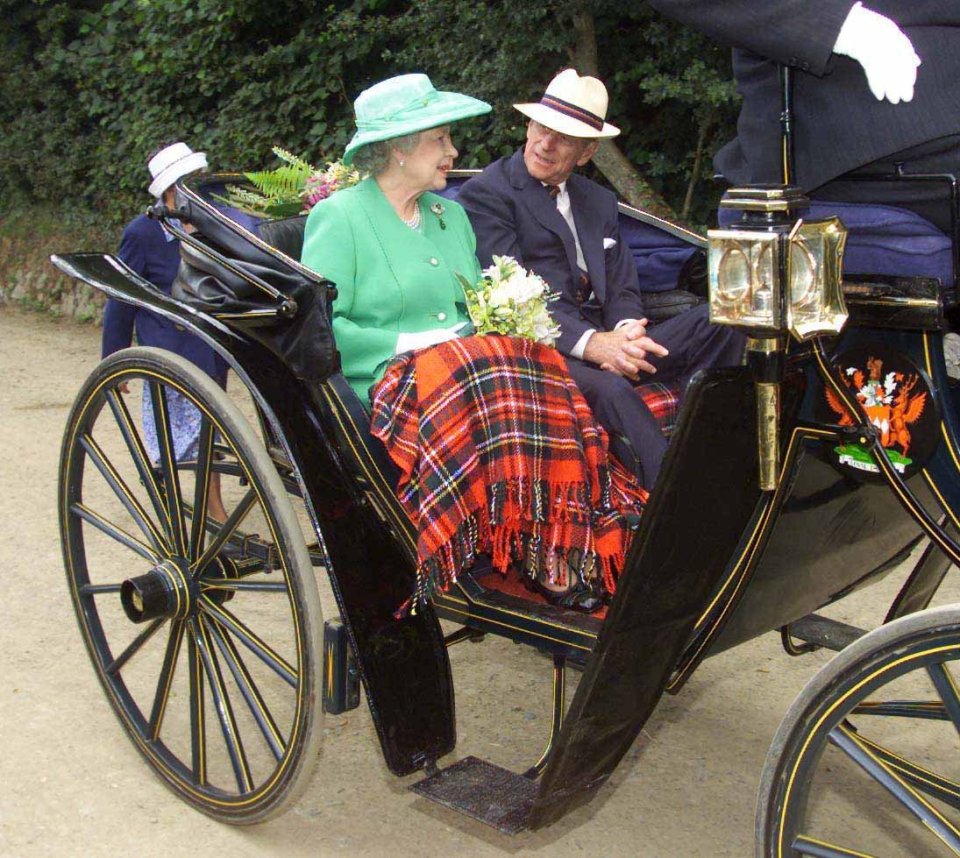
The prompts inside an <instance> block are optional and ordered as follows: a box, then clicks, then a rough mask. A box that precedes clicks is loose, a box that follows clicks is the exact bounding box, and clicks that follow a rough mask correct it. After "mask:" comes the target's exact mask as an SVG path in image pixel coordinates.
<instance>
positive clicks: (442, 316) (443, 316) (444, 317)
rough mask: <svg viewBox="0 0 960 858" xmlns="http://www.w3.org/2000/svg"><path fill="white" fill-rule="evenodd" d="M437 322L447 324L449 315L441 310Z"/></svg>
mask: <svg viewBox="0 0 960 858" xmlns="http://www.w3.org/2000/svg"><path fill="white" fill-rule="evenodd" d="M437 321H438V322H445V321H447V314H446V313H444V312H443V311H442V310H441V311H440V312H439V313H437Z"/></svg>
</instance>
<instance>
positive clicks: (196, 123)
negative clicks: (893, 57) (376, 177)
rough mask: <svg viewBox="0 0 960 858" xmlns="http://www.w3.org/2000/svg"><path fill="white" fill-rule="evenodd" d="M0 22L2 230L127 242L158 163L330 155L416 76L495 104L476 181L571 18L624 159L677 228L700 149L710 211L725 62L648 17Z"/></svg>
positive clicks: (123, 12) (288, 15)
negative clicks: (581, 23)
mask: <svg viewBox="0 0 960 858" xmlns="http://www.w3.org/2000/svg"><path fill="white" fill-rule="evenodd" d="M0 13H2V14H0V35H2V40H3V41H2V44H3V47H4V50H2V51H0V117H2V124H3V127H4V129H5V130H4V134H3V135H2V138H0V200H2V202H0V207H2V208H0V214H2V212H4V211H10V210H11V209H14V208H17V207H20V206H22V205H24V204H27V203H43V204H56V205H59V204H61V203H68V204H70V205H71V206H76V207H78V208H80V209H83V210H88V211H94V212H97V214H98V216H99V217H100V218H101V219H103V220H104V221H105V222H107V223H112V224H120V223H122V222H124V221H126V220H127V219H129V217H130V216H131V215H132V214H133V213H134V212H135V211H136V210H137V208H138V207H139V206H140V205H141V204H142V202H143V201H144V200H145V190H144V189H145V185H146V183H147V182H146V171H145V163H146V160H147V158H148V157H149V155H150V154H151V152H152V151H153V150H155V149H156V148H157V147H158V146H159V145H161V144H164V143H168V142H171V141H172V140H175V139H181V138H182V139H184V140H186V141H187V142H189V143H190V145H191V146H193V147H194V148H195V149H203V150H205V151H207V153H208V155H209V158H210V161H211V164H212V165H213V166H214V167H217V168H223V169H238V168H239V169H251V168H256V167H266V166H271V164H270V163H269V152H270V147H271V146H273V145H275V144H279V145H282V146H284V147H285V148H287V149H290V150H292V151H295V152H297V153H299V154H303V155H304V156H306V157H307V158H308V159H309V160H312V161H315V162H316V161H322V160H323V158H324V157H325V156H337V155H339V153H340V152H342V150H343V146H344V144H345V143H346V141H347V139H348V137H349V135H350V133H351V125H352V118H351V117H352V101H353V99H354V98H355V97H356V95H357V93H358V92H359V91H360V90H361V89H362V88H364V87H365V86H367V85H369V84H370V83H372V82H374V81H376V80H379V79H382V78H384V77H386V76H388V75H391V74H395V73H398V72H404V71H413V70H422V71H425V72H427V73H428V74H430V75H431V77H432V78H433V79H434V81H435V83H436V84H437V85H438V86H440V87H442V88H451V89H459V90H463V91H465V92H469V93H471V94H474V95H477V96H479V97H481V98H484V99H486V100H488V101H490V102H491V103H492V104H493V105H494V113H493V114H492V116H491V117H490V118H489V119H488V120H485V121H484V120H477V121H473V122H470V123H464V125H463V126H461V127H460V128H458V129H457V134H458V138H457V144H458V147H459V148H460V150H461V153H462V156H461V162H460V163H461V165H462V166H475V165H482V164H484V163H487V162H488V161H489V160H491V159H493V158H495V157H497V156H498V155H500V154H504V153H506V152H509V151H511V150H512V149H513V148H514V147H515V146H516V145H518V144H519V143H520V141H521V140H522V136H523V125H522V121H521V118H520V116H519V114H517V113H516V112H515V111H513V110H512V108H511V107H510V105H511V104H512V103H513V102H514V101H517V100H519V99H531V98H536V97H537V96H538V94H539V93H540V92H541V91H542V89H543V86H544V85H545V83H546V82H547V81H548V80H549V79H550V77H551V76H552V75H553V74H554V73H555V72H556V71H558V70H559V69H560V68H563V67H565V66H567V65H570V64H571V58H572V57H573V56H574V52H575V51H576V50H577V44H576V36H575V31H574V28H573V26H572V21H573V18H574V16H576V15H580V16H583V15H586V16H588V18H589V19H590V20H591V22H593V23H594V24H595V28H596V43H597V47H598V52H597V61H598V64H599V68H600V73H601V76H603V77H604V78H605V79H606V81H607V83H608V85H609V87H610V91H611V98H612V105H611V119H612V120H613V121H614V122H616V123H617V124H619V125H620V126H621V127H622V128H623V131H624V134H623V136H622V138H621V141H622V145H623V148H624V150H625V152H626V154H627V156H628V158H630V159H631V160H632V162H633V163H634V164H635V165H636V166H637V167H638V169H639V170H641V172H642V173H643V174H644V175H645V176H646V177H647V178H648V179H650V181H651V182H652V183H653V184H654V185H655V186H656V188H657V189H658V190H659V191H661V192H662V193H663V194H664V195H665V196H666V198H667V199H668V201H669V202H671V204H673V205H674V207H675V208H676V209H677V210H678V211H679V209H680V206H681V204H682V201H683V198H684V196H685V194H686V191H687V185H688V182H689V180H690V172H691V169H692V165H693V164H694V160H695V154H696V147H697V141H698V140H701V139H702V145H703V146H704V147H705V150H706V158H704V159H703V162H702V165H701V168H700V170H699V173H700V174H701V175H698V176H696V177H694V179H695V181H696V183H697V187H698V192H697V193H696V194H695V195H694V200H695V204H694V206H693V208H692V209H691V211H690V212H689V218H690V219H691V220H693V221H703V220H704V219H705V218H706V217H707V214H708V212H710V211H711V210H712V208H713V206H714V204H715V198H716V192H715V190H714V189H713V188H712V187H711V185H710V183H709V181H708V177H709V173H710V157H709V156H710V154H712V151H713V149H715V148H716V147H717V145H718V144H719V143H720V142H721V141H722V139H723V138H725V137H729V136H730V132H731V129H732V117H733V98H734V94H733V86H732V83H731V82H730V80H729V61H728V58H727V54H726V51H725V50H723V49H720V48H717V47H716V46H714V45H712V44H711V43H709V42H707V41H706V40H704V39H703V38H701V37H699V36H697V35H694V34H692V33H688V32H685V31H684V30H683V29H682V28H680V27H678V26H676V25H673V24H670V23H668V22H666V21H665V20H663V19H661V18H659V17H658V16H656V15H655V13H653V12H652V11H650V10H649V9H648V8H647V7H646V5H645V4H643V3H629V2H628V3H623V2H619V3H614V2H609V0H595V2H572V0H559V2H549V3H537V4H532V3H527V4H523V3H475V2H472V0H471V2H466V0H415V2H409V3H400V2H395V0H355V2H335V3H329V4H327V5H323V4H304V3H302V2H293V0H191V2H183V0H109V2H94V0H72V2H69V3H67V2H55V0H31V2H27V0H0Z"/></svg>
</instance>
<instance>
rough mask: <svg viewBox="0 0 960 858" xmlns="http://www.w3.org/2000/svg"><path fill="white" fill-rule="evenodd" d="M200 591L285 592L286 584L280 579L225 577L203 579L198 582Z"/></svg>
mask: <svg viewBox="0 0 960 858" xmlns="http://www.w3.org/2000/svg"><path fill="white" fill-rule="evenodd" d="M200 586H201V591H202V592H204V593H205V592H207V591H208V590H229V591H232V592H233V591H235V592H240V591H244V592H250V593H286V592H287V585H286V584H283V583H281V582H280V581H228V580H226V579H222V580H205V581H201V582H200Z"/></svg>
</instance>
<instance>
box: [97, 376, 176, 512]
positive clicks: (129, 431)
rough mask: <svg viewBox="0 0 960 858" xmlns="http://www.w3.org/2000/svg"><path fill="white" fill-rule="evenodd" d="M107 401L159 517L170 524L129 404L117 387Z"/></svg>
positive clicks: (110, 391)
mask: <svg viewBox="0 0 960 858" xmlns="http://www.w3.org/2000/svg"><path fill="white" fill-rule="evenodd" d="M107 402H108V403H109V404H110V410H111V411H113V416H114V418H115V419H116V421H117V426H118V427H119V429H120V434H121V435H122V436H123V440H124V441H125V442H126V445H127V449H128V450H129V451H130V458H131V459H133V464H134V467H136V469H137V473H138V474H139V475H140V479H141V481H142V482H143V485H144V487H145V488H146V490H147V494H148V495H149V496H150V502H151V503H152V504H153V508H154V511H155V512H156V514H157V518H158V519H159V520H160V521H162V522H165V523H166V524H167V526H169V524H170V521H169V519H168V518H167V510H166V508H165V507H164V505H163V497H162V492H161V491H160V486H159V484H158V483H157V478H156V476H155V475H154V473H153V468H151V467H150V461H149V459H148V458H147V451H146V449H145V448H144V446H143V441H142V440H141V438H140V434H139V433H138V432H137V430H136V427H135V426H134V424H133V419H132V418H131V417H130V411H129V409H128V408H127V404H126V403H125V402H124V401H123V399H122V398H121V396H120V394H119V393H117V391H116V389H111V390H108V391H107Z"/></svg>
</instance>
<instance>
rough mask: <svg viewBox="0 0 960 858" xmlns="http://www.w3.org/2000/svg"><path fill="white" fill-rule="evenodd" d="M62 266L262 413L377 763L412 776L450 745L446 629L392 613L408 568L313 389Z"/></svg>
mask: <svg viewBox="0 0 960 858" xmlns="http://www.w3.org/2000/svg"><path fill="white" fill-rule="evenodd" d="M54 261H55V264H57V266H58V267H59V268H61V270H63V271H65V272H66V273H68V274H70V275H71V276H73V277H76V278H77V279H80V280H82V281H84V282H86V283H88V284H89V285H91V286H93V287H95V288H97V289H100V290H102V291H103V292H105V293H106V294H107V295H109V296H110V297H112V298H116V299H118V300H122V301H127V302H129V303H132V304H135V305H136V306H139V307H144V308H147V309H149V310H151V311H152V312H156V313H159V314H161V315H163V316H166V317H167V318H169V319H171V320H173V321H174V322H176V323H178V324H181V325H184V326H185V327H188V328H189V329H190V330H191V331H192V332H193V333H195V334H197V336H199V337H200V338H201V339H203V340H204V341H205V342H206V343H207V344H209V345H210V346H211V347H212V348H214V349H215V350H216V351H217V352H218V353H220V354H221V355H222V356H223V358H224V359H225V360H226V361H227V362H228V363H229V364H230V368H231V369H232V370H233V371H234V372H235V373H236V374H237V376H238V377H239V378H240V379H241V381H242V382H243V383H244V385H245V386H246V387H247V388H248V390H249V391H250V393H251V395H252V396H253V398H254V400H255V402H256V403H257V405H258V407H259V408H260V409H261V410H262V411H263V412H264V414H265V415H266V416H267V418H268V420H269V422H270V424H271V426H272V427H273V429H274V430H275V432H276V438H277V440H278V441H279V443H280V444H281V445H282V449H283V452H284V454H285V455H286V459H287V461H288V462H289V463H291V464H292V465H293V475H294V476H295V478H296V480H297V482H298V483H299V486H300V491H301V493H302V497H303V500H304V503H305V504H306V507H307V510H308V512H309V514H310V518H311V522H312V524H313V527H314V529H315V532H316V535H317V539H318V541H319V546H320V550H321V552H322V553H323V554H324V555H325V557H326V562H325V568H326V571H327V573H328V575H329V577H330V582H331V586H332V589H333V592H334V595H335V596H336V599H337V603H338V607H339V608H340V611H341V614H342V616H343V619H344V622H345V624H346V625H347V627H348V632H349V635H350V638H351V641H352V644H353V648H354V653H355V655H356V658H357V662H358V665H359V669H360V675H361V679H362V680H363V682H364V686H365V690H366V693H367V702H368V704H369V706H370V712H371V715H372V717H373V721H374V724H375V725H376V728H377V734H378V737H379V739H380V743H381V747H382V749H383V754H384V759H385V760H386V763H387V765H388V767H389V768H390V770H391V771H392V772H394V773H395V774H397V775H406V774H410V773H411V772H413V771H416V770H417V769H418V768H420V767H421V766H422V765H423V763H424V761H425V760H428V759H429V760H434V759H437V758H438V757H440V756H442V755H443V754H446V753H448V752H449V751H451V750H452V749H453V747H454V745H455V741H456V739H455V736H456V730H455V724H454V714H453V684H452V680H451V676H450V663H449V660H448V658H447V652H446V649H445V647H444V645H443V636H442V634H441V632H440V628H439V624H438V623H437V619H436V616H435V615H434V613H433V611H432V610H431V609H430V608H429V607H426V608H424V609H423V610H422V611H420V612H418V613H417V614H415V615H411V616H408V617H406V618H404V619H403V620H396V619H395V618H394V612H395V611H396V609H397V606H399V605H400V604H401V603H402V602H403V601H404V600H405V599H406V598H407V596H408V595H409V594H410V592H412V590H413V586H414V576H413V566H412V563H411V560H410V558H409V556H407V555H405V554H404V551H403V549H402V546H401V544H400V543H399V542H398V541H397V540H395V539H392V538H389V537H385V534H384V532H383V531H384V526H383V524H382V523H381V521H380V519H379V518H378V517H377V516H376V515H375V514H374V513H373V511H372V508H371V506H370V503H369V501H368V500H367V499H366V498H365V497H364V496H363V494H362V492H361V490H360V489H359V488H358V486H357V484H356V482H355V480H354V476H353V474H351V473H350V472H349V471H348V469H347V467H346V465H345V464H344V459H345V458H349V456H345V455H344V453H343V451H341V450H340V447H339V444H338V442H337V440H336V433H337V429H336V426H335V425H334V422H333V420H332V415H331V414H330V412H329V410H328V409H327V407H326V406H325V404H324V400H323V398H322V397H319V396H317V395H316V390H315V389H314V390H313V391H312V390H311V389H310V386H309V385H307V384H306V383H304V382H302V381H300V380H298V379H296V378H295V377H294V375H293V373H292V372H291V371H290V370H289V369H288V368H287V367H286V366H285V365H284V364H283V362H282V361H280V360H279V359H278V358H277V357H276V356H275V355H274V354H273V353H272V352H271V351H270V350H268V349H267V348H264V347H263V346H262V345H261V344H260V343H259V342H257V341H256V340H254V339H252V338H251V337H249V336H246V335H245V334H244V332H242V331H240V330H237V329H231V328H230V327H227V326H226V325H224V324H223V323H221V322H219V321H218V320H216V319H214V318H211V317H210V316H207V315H205V314H203V313H199V312H197V311H196V310H194V309H192V308H191V307H188V306H186V305H184V304H183V303H181V302H178V301H175V300H174V299H172V298H171V297H170V296H168V295H165V294H164V293H162V292H160V291H159V290H157V289H156V288H154V287H153V286H151V285H150V284H149V283H148V282H146V281H144V280H142V279H141V278H139V277H138V276H137V275H136V274H134V273H133V272H132V271H130V270H129V269H128V268H127V267H126V266H125V265H123V263H122V262H120V261H119V260H117V259H115V258H113V257H111V256H108V255H106V254H94V253H90V254H72V255H64V256H60V257H57V258H56V259H55V260H54Z"/></svg>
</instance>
